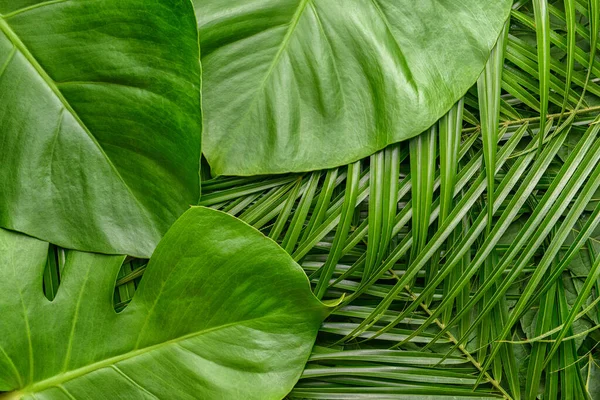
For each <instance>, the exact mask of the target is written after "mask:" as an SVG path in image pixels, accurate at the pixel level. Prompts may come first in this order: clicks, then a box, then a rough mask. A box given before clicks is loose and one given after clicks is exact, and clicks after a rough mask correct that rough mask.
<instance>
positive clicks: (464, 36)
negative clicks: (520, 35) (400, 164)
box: [194, 0, 511, 175]
mask: <svg viewBox="0 0 600 400" xmlns="http://www.w3.org/2000/svg"><path fill="white" fill-rule="evenodd" d="M510 4H511V1H509V0H500V1H489V2H481V1H478V0H467V1H465V0H450V1H449V0H446V1H439V0H436V1H429V2H418V3H415V2H413V1H407V0H404V1H392V0H371V1H369V0H345V1H322V0H269V1H250V2H248V1H247V0H235V1H227V2H224V1H221V0H194V5H195V8H196V14H197V17H198V26H199V31H200V40H201V47H202V53H203V55H202V63H203V68H204V75H203V78H204V84H203V107H204V113H205V130H204V132H203V139H204V143H203V144H204V147H203V151H204V153H205V155H206V157H207V159H208V161H209V163H210V165H211V167H212V169H213V173H215V174H219V175H220V174H223V175H256V174H266V173H283V172H289V171H296V172H297V171H309V170H315V169H322V168H331V167H337V166H340V165H345V164H348V163H350V162H353V161H356V160H358V159H360V158H363V157H365V156H369V155H371V154H373V153H375V152H376V151H378V150H381V149H383V148H384V147H386V146H387V145H389V144H391V143H395V142H398V141H401V140H405V139H408V138H410V137H413V136H416V135H418V134H420V133H421V132H423V131H425V130H426V129H427V128H428V127H430V126H431V125H432V124H433V123H434V122H435V121H436V120H437V119H438V118H440V117H441V116H442V115H444V114H445V113H446V112H447V111H448V110H449V109H450V108H451V107H452V105H454V103H456V102H457V101H458V100H459V99H460V97H461V96H462V95H463V94H464V93H465V91H466V90H467V89H468V88H469V87H470V86H471V85H473V83H474V82H475V81H476V80H477V77H478V76H479V74H480V72H481V70H482V69H483V66H484V64H485V62H486V60H487V57H488V55H489V51H490V49H491V48H492V47H493V46H494V43H495V42H496V39H497V37H498V34H499V33H500V30H501V28H502V26H503V24H504V21H505V20H506V17H507V15H508V11H509V6H510Z"/></svg>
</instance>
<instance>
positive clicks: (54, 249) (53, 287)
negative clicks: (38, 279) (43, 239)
mask: <svg viewBox="0 0 600 400" xmlns="http://www.w3.org/2000/svg"><path fill="white" fill-rule="evenodd" d="M65 259H66V254H65V249H63V248H61V247H58V246H56V245H53V244H51V245H50V246H49V247H48V258H47V259H46V268H44V277H43V280H42V286H43V290H44V295H45V296H46V298H47V299H48V300H50V301H52V300H54V298H55V297H56V293H58V287H59V286H60V276H61V274H62V271H63V268H64V266H65Z"/></svg>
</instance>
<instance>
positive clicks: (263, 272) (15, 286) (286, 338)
mask: <svg viewBox="0 0 600 400" xmlns="http://www.w3.org/2000/svg"><path fill="white" fill-rule="evenodd" d="M47 247H48V245H47V243H45V242H42V241H39V240H37V239H34V238H31V237H27V236H24V235H21V234H18V233H14V232H9V231H6V230H0V275H1V276H2V279H1V280H0V293H2V296H1V297H0V310H1V313H2V323H1V324H0V391H1V390H4V391H9V392H8V393H5V394H4V395H2V394H0V398H1V399H5V398H9V399H20V398H23V399H37V400H45V399H65V400H69V399H70V400H73V399H82V400H83V399H85V400H94V399H106V400H109V399H110V400H112V399H117V398H118V399H142V398H160V399H258V400H268V399H281V398H282V397H283V396H285V395H286V394H287V393H288V392H289V391H290V390H291V388H292V387H293V385H294V383H295V382H296V380H297V379H298V378H299V376H300V374H301V372H302V369H303V368H304V364H305V362H306V360H307V359H308V356H309V353H310V350H311V348H312V345H313V342H314V339H315V337H316V334H317V330H318V328H319V325H320V324H321V322H322V320H323V319H324V318H325V316H326V314H327V313H328V307H326V306H324V305H323V304H322V303H321V302H320V301H318V300H317V299H316V297H314V296H313V294H312V293H311V291H310V286H309V283H308V279H307V278H306V276H305V275H304V272H303V271H302V269H301V268H300V266H299V265H297V264H296V263H295V262H294V261H293V260H292V259H291V257H290V256H289V255H288V254H287V253H286V252H285V251H284V250H283V249H281V248H280V247H279V246H278V245H277V244H276V243H275V242H273V241H272V240H270V239H268V238H266V237H264V236H263V235H262V234H261V233H259V232H258V231H256V230H255V229H254V228H251V227H250V226H248V225H246V224H245V223H243V222H241V221H239V220H237V219H235V218H234V217H232V216H229V215H228V214H225V213H221V212H219V211H214V210H210V209H206V208H193V209H191V210H190V211H188V212H186V213H185V214H184V215H183V216H182V217H181V218H180V219H179V220H178V221H177V222H176V223H175V224H174V225H173V227H172V228H171V229H170V230H169V232H168V233H167V234H166V236H165V238H164V239H163V240H162V241H161V243H160V244H159V246H158V247H157V249H156V252H155V253H154V255H153V257H152V259H151V260H150V263H149V265H148V268H147V270H146V272H145V275H144V278H143V280H142V282H141V285H140V287H139V288H138V290H137V292H136V294H135V296H134V298H133V300H132V302H131V303H130V305H129V306H128V307H127V308H126V309H125V310H124V311H122V312H121V313H119V314H117V313H115V311H114V308H113V304H112V297H113V291H114V284H115V279H116V276H117V273H118V271H119V268H120V265H121V262H122V261H123V257H121V256H107V255H100V254H93V253H82V252H76V251H71V252H70V253H69V254H68V257H67V262H66V266H65V270H64V274H63V277H64V280H63V282H62V283H61V286H60V287H59V289H58V294H57V296H56V298H55V299H54V301H52V302H50V301H48V300H47V299H46V297H45V296H44V294H43V293H42V274H43V269H44V263H45V259H46V254H47Z"/></svg>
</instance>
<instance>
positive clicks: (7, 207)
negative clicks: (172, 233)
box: [0, 0, 201, 258]
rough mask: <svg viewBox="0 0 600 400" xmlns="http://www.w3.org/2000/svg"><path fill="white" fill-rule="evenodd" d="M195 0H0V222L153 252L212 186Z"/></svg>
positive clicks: (104, 247)
mask: <svg viewBox="0 0 600 400" xmlns="http://www.w3.org/2000/svg"><path fill="white" fill-rule="evenodd" d="M197 36H198V35H197V32H196V29H195V22H194V11H193V8H192V6H191V5H190V4H189V2H188V1H185V0H156V1H151V2H148V1H145V0H69V1H67V0H53V1H39V0H0V131H1V132H2V134H1V135H2V136H1V139H0V165H2V168H0V204H1V206H0V226H2V227H4V228H9V229H12V230H17V231H20V232H24V233H27V234H28V235H31V236H34V237H37V238H40V239H43V240H47V241H50V242H52V243H55V244H58V245H60V246H62V247H67V248H74V249H77V250H82V251H94V252H101V253H109V254H129V255H133V256H139V257H146V258H148V257H150V255H151V254H152V251H153V250H154V248H155V247H156V245H157V243H158V242H159V240H160V238H161V237H162V236H163V235H164V233H165V232H166V231H167V229H168V228H169V226H170V225H171V224H172V223H173V222H174V221H175V220H176V219H177V217H178V216H179V215H181V214H182V213H183V212H184V211H185V210H186V209H187V208H188V207H189V206H190V205H192V204H196V202H197V201H198V196H199V176H198V171H199V167H200V165H199V158H200V157H199V155H200V136H201V114H200V94H199V90H200V65H199V63H198V57H199V49H198V38H197Z"/></svg>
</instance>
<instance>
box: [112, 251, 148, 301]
mask: <svg viewBox="0 0 600 400" xmlns="http://www.w3.org/2000/svg"><path fill="white" fill-rule="evenodd" d="M146 265H148V260H146V259H140V258H133V257H127V258H126V259H125V262H124V263H123V265H122V266H121V270H120V271H119V274H118V275H117V281H116V282H115V294H114V297H113V305H114V307H115V311H116V312H117V313H120V312H121V311H123V310H124V309H125V308H126V307H127V305H128V304H129V302H130V301H131V299H132V298H133V295H134V294H135V291H136V289H137V287H138V285H139V284H140V282H141V281H142V276H143V275H144V271H145V270H146Z"/></svg>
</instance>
